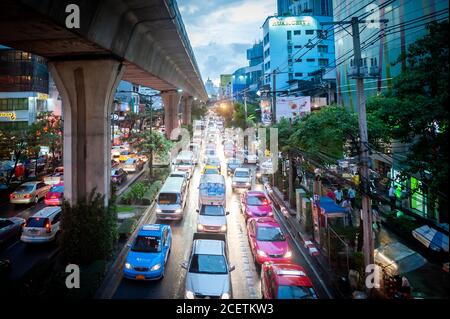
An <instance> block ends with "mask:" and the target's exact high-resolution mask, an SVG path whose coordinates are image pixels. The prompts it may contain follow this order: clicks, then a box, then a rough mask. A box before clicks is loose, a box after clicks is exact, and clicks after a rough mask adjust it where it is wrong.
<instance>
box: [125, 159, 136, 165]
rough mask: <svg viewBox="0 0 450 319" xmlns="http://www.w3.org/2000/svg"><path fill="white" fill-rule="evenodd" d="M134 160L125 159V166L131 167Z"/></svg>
mask: <svg viewBox="0 0 450 319" xmlns="http://www.w3.org/2000/svg"><path fill="white" fill-rule="evenodd" d="M134 161H135V160H134V159H132V158H129V159H127V161H126V162H125V165H132V164H134Z"/></svg>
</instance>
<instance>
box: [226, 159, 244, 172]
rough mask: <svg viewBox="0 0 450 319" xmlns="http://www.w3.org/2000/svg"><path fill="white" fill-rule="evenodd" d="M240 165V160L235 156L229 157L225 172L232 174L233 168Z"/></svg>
mask: <svg viewBox="0 0 450 319" xmlns="http://www.w3.org/2000/svg"><path fill="white" fill-rule="evenodd" d="M241 166H242V161H241V160H239V159H237V158H231V159H229V160H228V163H227V174H228V175H232V174H234V170H235V169H236V168H238V167H241Z"/></svg>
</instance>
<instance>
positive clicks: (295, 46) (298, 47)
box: [294, 45, 302, 49]
mask: <svg viewBox="0 0 450 319" xmlns="http://www.w3.org/2000/svg"><path fill="white" fill-rule="evenodd" d="M301 48H302V46H301V45H294V49H301Z"/></svg>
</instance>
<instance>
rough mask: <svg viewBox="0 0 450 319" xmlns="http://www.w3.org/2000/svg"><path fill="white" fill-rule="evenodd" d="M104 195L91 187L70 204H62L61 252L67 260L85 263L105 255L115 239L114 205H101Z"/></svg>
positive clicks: (110, 250)
mask: <svg viewBox="0 0 450 319" xmlns="http://www.w3.org/2000/svg"><path fill="white" fill-rule="evenodd" d="M104 200H105V198H104V196H103V195H101V194H99V193H96V192H95V191H92V192H91V193H90V194H89V196H88V197H87V198H83V199H80V200H79V201H78V202H77V203H76V204H75V205H73V206H71V205H70V204H69V203H68V202H64V204H63V207H62V209H63V212H62V219H61V229H62V233H61V241H60V246H61V253H62V255H63V256H64V259H65V260H66V261H67V262H70V263H75V264H78V265H87V264H90V263H91V262H93V261H95V260H105V259H108V258H109V257H110V256H111V254H112V252H113V248H114V243H115V242H116V239H117V233H116V220H117V213H116V209H115V206H114V205H113V204H112V203H110V204H109V205H108V207H105V206H104Z"/></svg>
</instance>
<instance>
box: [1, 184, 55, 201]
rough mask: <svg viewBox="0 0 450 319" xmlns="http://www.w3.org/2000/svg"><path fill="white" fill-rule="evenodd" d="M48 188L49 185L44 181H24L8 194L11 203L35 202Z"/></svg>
mask: <svg viewBox="0 0 450 319" xmlns="http://www.w3.org/2000/svg"><path fill="white" fill-rule="evenodd" d="M49 190H50V185H47V184H45V183H44V182H26V183H23V184H21V185H20V186H19V187H17V188H16V189H15V190H14V192H13V193H11V194H10V196H9V202H10V203H11V204H30V203H37V202H39V200H40V199H41V198H44V197H45V195H47V193H48V191H49Z"/></svg>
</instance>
